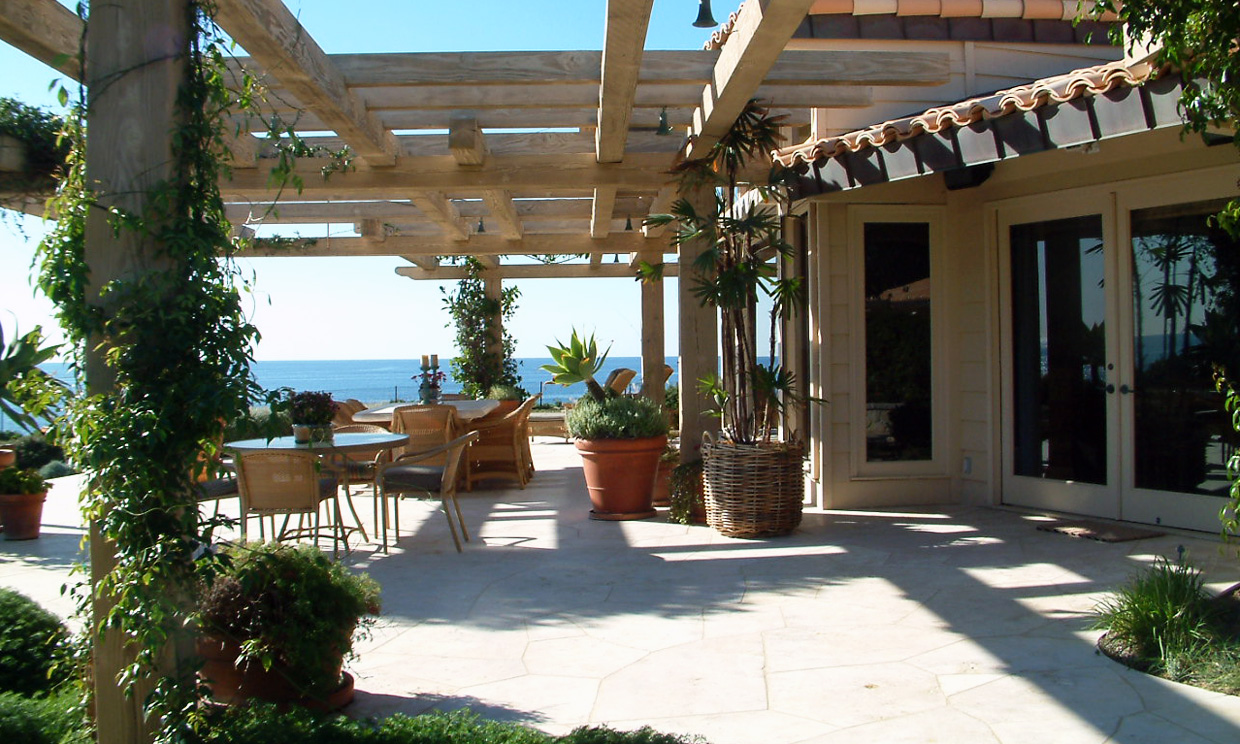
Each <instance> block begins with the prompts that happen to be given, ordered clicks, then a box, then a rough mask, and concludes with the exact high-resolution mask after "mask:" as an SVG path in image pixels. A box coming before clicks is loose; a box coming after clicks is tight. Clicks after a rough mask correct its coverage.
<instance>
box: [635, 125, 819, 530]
mask: <svg viewBox="0 0 1240 744" xmlns="http://www.w3.org/2000/svg"><path fill="white" fill-rule="evenodd" d="M781 118H782V117H779V116H771V115H770V114H769V112H768V111H767V110H766V109H763V108H762V107H761V106H759V105H758V104H757V102H756V101H750V102H749V104H748V105H747V106H746V107H745V109H744V111H742V112H741V115H740V116H739V117H738V118H737V120H736V122H735V123H734V124H733V125H732V127H731V129H730V130H729V131H728V132H727V133H725V134H724V135H723V136H722V137H720V139H719V141H718V142H717V143H716V144H715V145H714V146H712V147H711V149H710V150H709V152H708V153H707V154H706V155H705V156H704V157H703V158H701V159H695V160H687V161H682V162H681V163H679V164H678V165H677V166H676V172H677V174H678V178H679V181H680V183H679V187H680V192H681V193H682V194H687V193H690V192H694V191H705V192H706V193H710V194H713V195H714V197H715V198H714V199H713V200H712V201H711V205H710V208H708V209H704V210H701V211H699V210H698V209H696V208H695V207H694V205H693V203H692V202H691V201H690V200H688V199H686V198H681V199H679V200H677V201H676V202H675V203H674V204H673V206H672V211H671V213H670V214H659V215H651V216H650V217H648V218H647V220H646V221H647V224H649V225H656V226H661V225H670V224H671V223H673V222H674V223H676V229H675V232H674V235H673V238H672V242H673V244H674V245H675V246H676V247H677V248H678V249H679V248H680V247H681V246H683V245H686V244H689V243H697V242H699V241H705V242H707V243H708V244H709V246H710V247H709V249H708V250H706V251H704V252H703V253H702V255H701V258H700V259H699V260H698V261H696V262H695V263H694V267H693V268H694V271H695V276H694V277H693V279H692V281H694V282H695V286H694V289H693V291H694V293H695V294H696V295H697V296H698V298H699V300H700V301H701V303H702V304H703V305H704V306H710V307H714V308H717V309H718V310H719V316H720V346H721V348H722V375H721V376H718V377H712V378H709V379H707V380H703V381H702V382H703V384H704V390H705V391H706V392H707V393H708V394H709V395H710V396H711V397H713V398H714V399H715V401H716V403H717V404H718V405H719V410H718V412H717V413H718V415H719V416H720V417H721V419H722V428H721V432H720V437H719V439H718V440H717V441H711V438H710V437H709V436H708V437H707V438H706V441H705V442H704V443H703V447H702V453H703V457H704V461H705V464H704V468H705V475H704V481H705V488H706V510H707V520H708V522H709V524H710V525H711V526H712V527H715V528H716V529H717V530H719V531H720V532H721V533H723V534H725V535H729V536H733V537H759V536H765V535H781V534H787V533H789V532H791V531H792V530H793V529H795V528H796V527H797V525H799V524H800V522H801V502H802V499H803V496H804V476H803V474H802V460H803V447H802V445H801V443H800V442H799V441H798V440H797V437H796V435H795V433H794V432H787V431H786V426H781V424H783V423H786V418H785V416H784V413H785V410H786V407H787V406H788V405H789V404H792V403H794V402H796V401H798V400H799V398H798V396H797V395H796V394H795V391H794V379H793V375H792V373H791V372H790V371H789V370H787V369H785V368H784V367H782V366H781V365H780V364H779V362H778V359H777V356H776V352H777V350H778V338H779V330H780V327H781V322H780V321H781V320H786V319H787V318H788V317H790V316H791V314H792V313H793V312H794V310H795V309H796V308H797V307H798V306H799V305H800V304H801V303H802V302H803V301H804V299H803V298H804V292H803V291H802V285H801V279H800V277H781V276H779V275H778V272H777V270H776V268H775V265H774V264H773V259H774V258H777V257H787V256H790V255H791V252H792V247H791V245H790V244H789V243H788V242H787V241H786V240H784V237H783V221H782V219H781V215H783V214H786V213H787V212H786V205H784V204H782V203H781V205H780V206H781V207H783V208H781V209H778V210H776V209H774V208H772V207H771V206H769V205H768V204H764V203H762V202H763V201H766V200H768V199H772V198H773V199H780V198H782V197H784V196H786V190H785V189H782V188H781V187H780V186H779V183H778V182H779V181H780V179H781V177H782V173H781V172H779V171H776V172H772V174H771V176H770V178H768V179H767V181H766V182H765V183H742V180H741V176H742V172H743V171H744V170H745V168H746V167H747V166H748V165H749V163H750V162H751V161H754V160H769V158H768V157H767V154H768V153H769V152H771V151H772V150H773V149H775V146H776V144H777V142H778V140H779V131H778V128H779V125H780V119H781ZM785 172H786V171H785ZM751 192H757V193H756V195H757V196H760V197H763V199H751V198H748V197H749V196H751V195H753V194H751ZM761 294H765V295H766V296H767V297H769V298H770V300H771V303H772V304H771V313H770V318H769V323H770V325H769V330H770V350H769V357H768V363H766V364H762V363H759V362H758V358H757V348H756V342H755V339H756V338H757V333H756V331H757V328H756V326H757V313H756V312H755V311H754V307H755V306H756V304H757V302H758V298H759V296H760V295H761ZM781 431H783V432H784V434H785V435H786V437H785V439H784V440H783V441H780V440H779V437H778V436H777V433H778V432H781Z"/></svg>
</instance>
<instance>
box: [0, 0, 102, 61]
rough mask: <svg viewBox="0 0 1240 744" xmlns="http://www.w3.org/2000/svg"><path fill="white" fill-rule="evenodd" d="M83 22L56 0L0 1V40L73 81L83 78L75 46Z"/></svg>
mask: <svg viewBox="0 0 1240 744" xmlns="http://www.w3.org/2000/svg"><path fill="white" fill-rule="evenodd" d="M84 31H85V25H84V24H83V23H82V19H81V18H78V17H77V16H76V15H74V14H73V11H71V10H69V9H68V8H66V7H65V6H63V5H61V4H60V3H58V2H55V0H5V1H4V2H3V3H0V39H4V40H5V41H7V42H8V43H10V44H12V45H13V46H15V47H17V48H18V49H20V50H22V51H23V52H25V53H26V54H29V55H30V56H31V57H34V58H35V59H37V60H39V61H40V62H42V63H44V64H45V65H48V66H49V67H53V68H55V69H57V70H59V71H60V72H62V73H64V74H65V75H68V76H69V77H71V78H73V79H74V80H81V79H82V65H81V63H80V62H79V60H78V47H79V46H80V43H81V40H82V34H83V33H84Z"/></svg>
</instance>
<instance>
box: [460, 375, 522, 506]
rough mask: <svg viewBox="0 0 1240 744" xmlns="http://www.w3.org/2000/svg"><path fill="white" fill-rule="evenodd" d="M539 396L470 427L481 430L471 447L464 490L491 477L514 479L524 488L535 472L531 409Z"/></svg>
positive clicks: (468, 489) (476, 430)
mask: <svg viewBox="0 0 1240 744" xmlns="http://www.w3.org/2000/svg"><path fill="white" fill-rule="evenodd" d="M537 402H538V396H532V397H530V398H527V399H526V400H525V402H524V403H522V404H521V405H520V406H519V407H518V408H517V409H516V410H514V411H511V412H509V413H507V414H505V415H503V416H502V417H500V418H498V419H495V420H494V421H479V422H478V423H476V424H473V425H471V426H470V430H471V431H474V432H477V433H478V441H477V442H476V443H474V445H473V446H472V447H470V448H469V452H467V453H466V456H467V457H468V458H469V464H468V467H467V468H466V470H465V490H467V491H472V490H473V487H474V483H476V482H478V481H483V480H488V479H491V478H507V479H509V480H515V481H516V482H517V484H518V485H519V486H520V487H521V488H522V489H524V488H525V484H526V483H528V482H529V480H530V478H531V477H532V476H533V474H534V461H533V457H532V456H531V453H530V429H529V425H530V412H531V411H532V410H534V404H535V403H537Z"/></svg>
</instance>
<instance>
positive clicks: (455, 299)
mask: <svg viewBox="0 0 1240 744" xmlns="http://www.w3.org/2000/svg"><path fill="white" fill-rule="evenodd" d="M464 264H465V272H466V274H467V276H466V278H465V279H462V280H461V281H460V283H459V284H458V285H457V288H456V292H449V291H448V290H446V289H442V288H441V289H440V291H441V292H443V294H444V298H443V304H444V307H445V308H446V309H447V310H448V313H449V314H450V315H451V316H452V320H453V322H455V323H456V348H457V349H459V350H460V351H459V356H456V357H454V358H453V359H452V378H453V379H454V380H456V381H457V382H460V383H461V389H462V391H463V392H464V393H465V394H466V395H468V396H470V397H472V398H485V397H486V396H487V393H488V391H490V389H491V388H492V387H493V386H495V385H510V386H513V387H517V386H518V385H520V383H521V376H520V375H519V374H518V373H517V362H516V360H515V359H513V354H514V352H515V350H516V341H514V340H513V338H512V334H510V333H509V332H508V322H509V321H510V320H512V317H513V315H514V314H515V313H516V311H517V298H519V297H520V296H521V290H519V289H517V288H516V287H506V288H504V289H503V290H502V291H501V292H500V296H499V299H498V300H497V299H495V298H493V297H488V296H487V293H486V288H485V286H484V283H483V280H482V276H481V275H482V271H483V268H484V267H483V265H482V263H481V262H479V261H478V259H476V258H474V257H472V256H470V257H467V258H466V259H465V261H464ZM497 318H498V320H499V322H501V323H502V324H503V327H504V330H503V332H502V334H501V337H499V338H497V337H496V335H495V332H494V330H493V329H494V327H495V323H496V319H497Z"/></svg>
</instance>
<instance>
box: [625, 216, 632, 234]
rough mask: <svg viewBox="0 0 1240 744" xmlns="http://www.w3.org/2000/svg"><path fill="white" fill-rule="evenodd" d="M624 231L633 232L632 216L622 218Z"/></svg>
mask: <svg viewBox="0 0 1240 744" xmlns="http://www.w3.org/2000/svg"><path fill="white" fill-rule="evenodd" d="M624 231H625V232H633V218H632V217H628V216H626V217H625V218H624Z"/></svg>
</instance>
